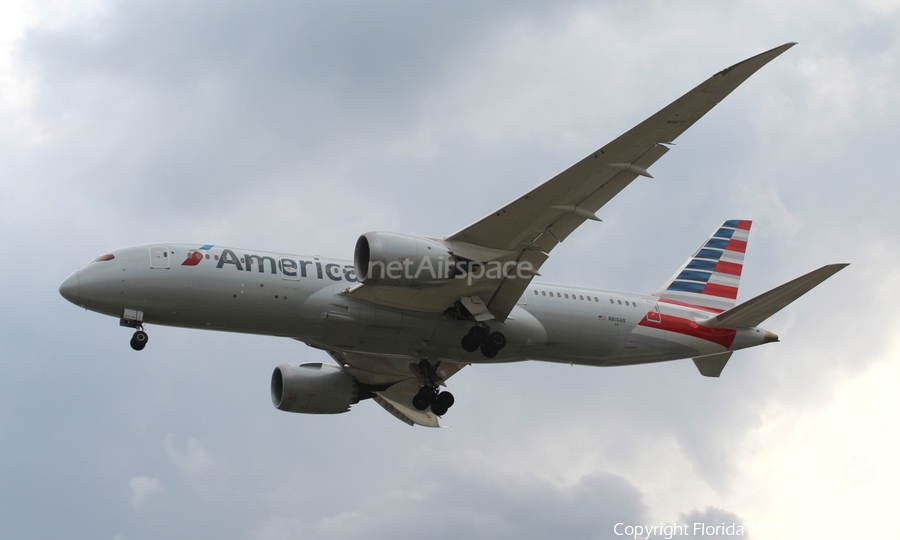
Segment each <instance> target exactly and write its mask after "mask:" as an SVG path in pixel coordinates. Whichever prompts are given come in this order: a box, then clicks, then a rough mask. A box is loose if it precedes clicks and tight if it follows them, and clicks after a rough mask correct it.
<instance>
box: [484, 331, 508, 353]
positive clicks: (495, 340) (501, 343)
mask: <svg viewBox="0 0 900 540" xmlns="http://www.w3.org/2000/svg"><path fill="white" fill-rule="evenodd" d="M487 344H488V345H490V346H491V347H492V348H494V349H497V350H498V351H499V350H500V349H502V348H503V347H506V336H504V335H503V334H501V333H500V332H494V333H492V334H491V335H489V336H488V339H487Z"/></svg>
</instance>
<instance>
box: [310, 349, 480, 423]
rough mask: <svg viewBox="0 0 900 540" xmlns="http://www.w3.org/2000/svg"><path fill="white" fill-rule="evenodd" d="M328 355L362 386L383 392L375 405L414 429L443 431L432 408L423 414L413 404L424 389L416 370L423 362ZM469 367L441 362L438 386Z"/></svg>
mask: <svg viewBox="0 0 900 540" xmlns="http://www.w3.org/2000/svg"><path fill="white" fill-rule="evenodd" d="M328 354H330V355H331V357H332V358H334V360H335V361H336V362H337V363H338V364H339V365H340V366H341V369H343V370H344V371H345V372H347V373H349V374H350V375H352V376H353V377H354V378H356V380H357V381H359V383H360V384H362V385H364V386H369V387H375V388H379V390H376V391H374V392H373V393H374V394H375V395H374V400H375V402H376V403H378V404H379V405H381V406H382V407H384V409H385V410H386V411H388V412H389V413H391V414H393V415H394V416H395V417H397V418H398V419H399V420H401V421H403V422H406V423H407V424H409V425H411V426H412V425H420V426H425V427H441V426H440V423H439V421H438V417H437V416H436V415H435V414H434V413H432V412H431V409H430V408H429V409H426V410H424V411H420V410H418V409H416V408H415V407H413V404H412V398H413V396H415V395H416V393H417V392H418V391H419V387H420V386H421V385H420V384H419V381H418V379H417V377H416V371H417V370H416V367H415V366H416V364H417V363H418V362H419V359H414V358H413V357H411V356H376V355H373V354H361V353H356V352H344V351H328ZM465 366H466V364H461V363H458V362H449V361H446V360H444V361H441V362H439V363H438V364H437V367H436V369H435V371H436V372H437V375H438V377H439V379H440V380H438V381H435V382H437V383H438V384H443V383H444V381H446V380H447V379H449V378H450V377H452V376H453V375H455V374H456V373H457V372H458V371H459V370H461V369H462V368H464V367H465ZM382 389H383V390H382Z"/></svg>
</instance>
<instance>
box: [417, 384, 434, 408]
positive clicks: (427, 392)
mask: <svg viewBox="0 0 900 540" xmlns="http://www.w3.org/2000/svg"><path fill="white" fill-rule="evenodd" d="M416 396H417V397H419V398H421V400H422V401H424V402H425V403H427V404H428V405H431V404H432V403H434V400H435V399H437V389H436V388H434V387H433V386H423V387H422V388H419V393H418V394H416ZM426 406H427V405H426Z"/></svg>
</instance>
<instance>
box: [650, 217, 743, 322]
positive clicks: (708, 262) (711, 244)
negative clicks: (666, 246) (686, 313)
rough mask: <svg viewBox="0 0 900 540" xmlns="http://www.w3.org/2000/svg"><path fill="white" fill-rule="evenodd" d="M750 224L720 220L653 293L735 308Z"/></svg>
mask: <svg viewBox="0 0 900 540" xmlns="http://www.w3.org/2000/svg"><path fill="white" fill-rule="evenodd" d="M750 224H751V222H750V221H748V220H740V219H731V220H728V221H726V222H725V223H723V224H722V226H721V227H719V228H718V229H717V230H716V231H715V232H714V233H713V234H712V236H710V237H709V239H708V240H707V241H706V242H704V243H703V245H702V246H700V248H699V249H698V250H697V251H696V252H694V255H693V256H691V258H690V259H688V260H687V261H686V262H685V263H684V264H683V265H682V266H681V268H679V269H678V271H677V272H675V274H674V275H673V276H672V277H671V278H669V281H667V282H666V283H665V285H663V286H662V287H660V288H659V289H658V290H657V291H656V292H654V293H653V295H654V296H658V297H660V298H663V299H668V300H672V301H674V302H678V303H683V304H688V305H692V306H698V307H703V308H707V309H711V310H714V311H717V312H721V311H724V310H726V309H729V308H731V307H734V304H735V299H736V298H737V292H738V286H739V285H740V282H741V270H743V268H744V252H745V251H746V250H747V239H748V237H749V235H750Z"/></svg>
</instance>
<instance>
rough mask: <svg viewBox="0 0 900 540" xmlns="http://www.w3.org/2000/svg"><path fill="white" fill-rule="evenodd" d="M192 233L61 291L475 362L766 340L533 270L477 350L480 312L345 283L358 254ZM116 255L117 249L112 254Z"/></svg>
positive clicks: (149, 311)
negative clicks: (469, 315) (365, 295)
mask: <svg viewBox="0 0 900 540" xmlns="http://www.w3.org/2000/svg"><path fill="white" fill-rule="evenodd" d="M205 247H206V249H203V248H201V249H198V248H197V246H196V245H189V244H153V245H144V246H135V247H128V248H123V249H119V250H116V251H113V252H111V253H110V255H112V256H113V258H111V259H109V260H98V261H94V262H91V263H89V264H87V265H85V266H84V267H82V268H81V269H79V270H78V271H77V272H76V273H75V274H72V276H70V277H69V278H68V279H67V280H66V282H65V283H64V284H63V286H62V287H61V289H60V291H61V292H62V293H63V295H64V296H66V298H68V299H69V300H70V301H72V302H74V303H76V304H78V305H81V306H83V307H85V308H86V309H89V310H92V311H96V312H99V313H104V314H107V315H111V316H114V317H119V318H121V317H123V314H124V313H125V310H131V311H135V312H142V317H143V322H145V323H151V324H161V325H168V326H179V327H186V328H205V329H210V330H221V331H229V332H242V333H250V334H266V335H273V336H283V337H289V338H293V339H297V340H300V341H303V342H305V343H308V344H310V345H312V346H314V347H318V348H321V349H324V350H329V351H334V350H338V351H355V352H362V353H368V354H374V355H406V356H412V357H416V358H436V359H444V360H450V361H457V362H465V363H483V362H512V361H520V360H528V359H533V360H543V361H550V362H567V363H574V364H585V365H595V366H610V365H628V364H642V363H650V362H659V361H664V360H674V359H679V358H691V357H698V356H704V355H710V354H715V353H720V352H724V351H727V350H737V349H742V348H745V347H751V346H754V345H759V344H762V343H764V342H766V339H765V336H764V334H765V332H764V331H763V330H761V329H758V328H747V329H738V330H731V329H709V328H704V327H702V326H699V325H698V324H696V322H695V321H696V320H702V319H706V318H708V317H709V316H711V315H712V314H713V313H712V312H710V311H708V310H704V309H701V308H696V307H692V306H684V305H678V304H675V303H671V302H668V301H665V300H660V299H659V298H657V297H655V296H648V295H638V294H630V293H618V292H611V291H604V290H598V289H587V288H579V287H569V286H563V285H551V284H544V283H537V282H532V283H531V284H530V285H529V287H528V289H527V290H526V292H525V294H524V295H523V296H522V298H521V299H520V300H519V302H518V304H517V306H516V307H515V308H514V309H513V311H512V313H511V314H510V316H509V317H508V318H507V320H506V321H505V322H503V323H499V322H496V321H488V322H489V325H490V326H491V329H492V330H496V331H501V332H502V333H503V334H504V335H505V336H506V338H507V340H508V344H507V346H506V347H504V348H503V349H502V350H501V351H500V352H499V354H498V355H497V356H496V357H495V358H491V359H488V358H485V357H484V356H483V355H482V354H480V353H479V352H477V351H476V352H473V353H467V352H465V351H464V350H463V349H462V348H461V347H460V338H461V337H462V336H464V335H465V334H466V332H467V331H468V329H469V328H470V327H471V325H472V323H471V322H470V321H466V320H455V319H454V318H452V317H449V316H447V315H445V314H440V313H420V312H415V311H408V310H398V309H392V308H387V307H382V306H378V305H375V304H372V303H369V302H367V301H363V300H358V299H355V298H352V297H350V296H348V295H347V294H344V291H346V290H347V289H348V288H350V287H352V286H354V285H355V284H356V278H355V273H354V272H353V263H352V261H342V260H335V259H325V258H321V257H305V256H295V255H284V254H280V253H267V252H261V251H255V250H245V249H236V248H224V247H220V246H214V247H211V246H205ZM107 257H108V255H107Z"/></svg>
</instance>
